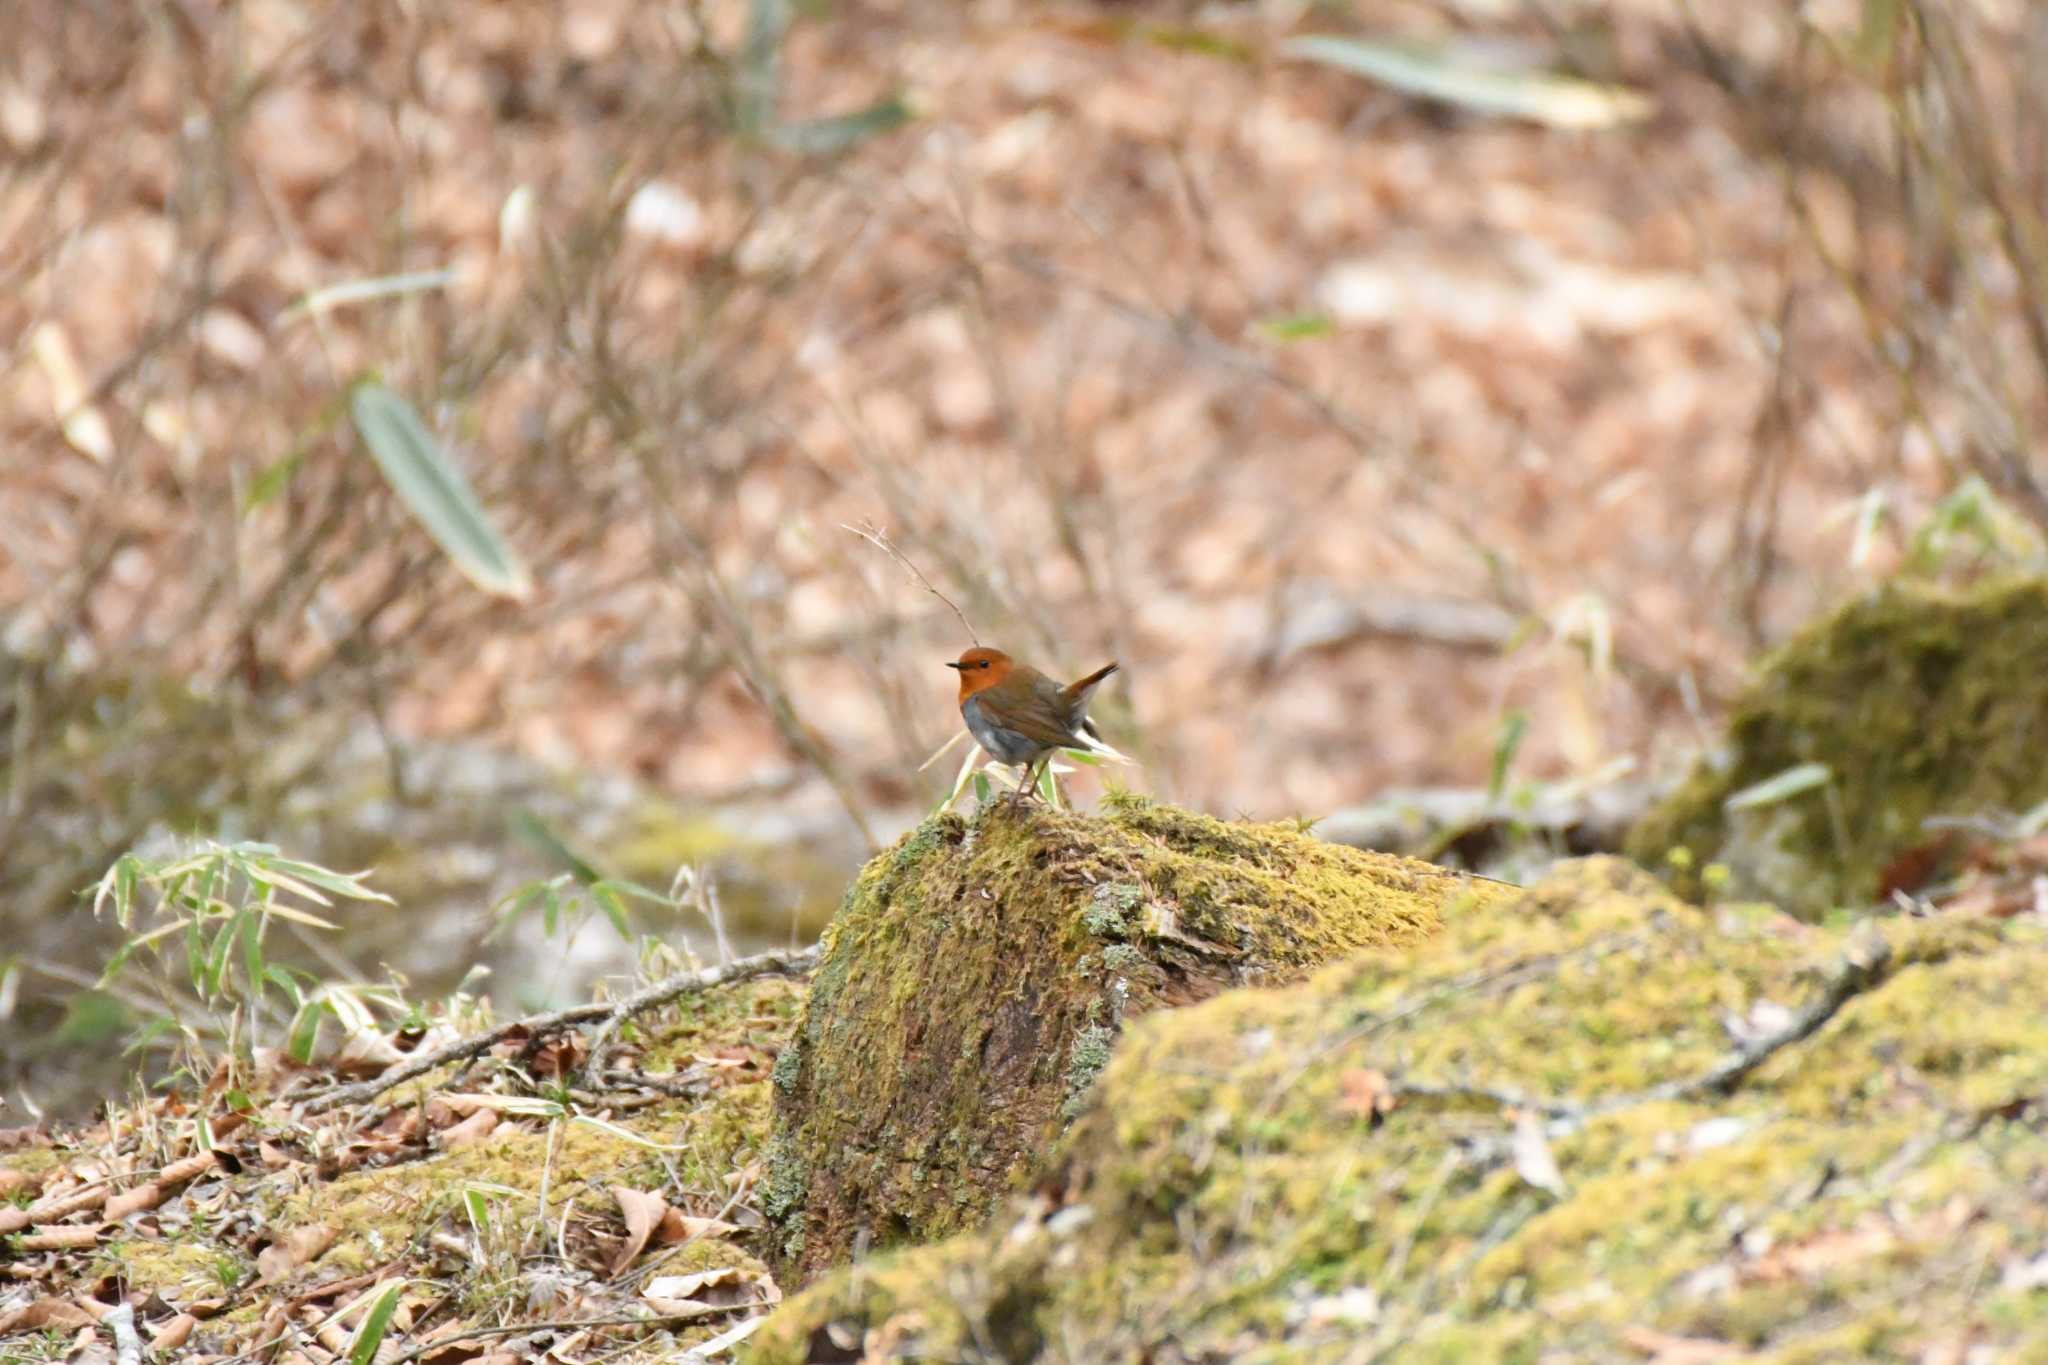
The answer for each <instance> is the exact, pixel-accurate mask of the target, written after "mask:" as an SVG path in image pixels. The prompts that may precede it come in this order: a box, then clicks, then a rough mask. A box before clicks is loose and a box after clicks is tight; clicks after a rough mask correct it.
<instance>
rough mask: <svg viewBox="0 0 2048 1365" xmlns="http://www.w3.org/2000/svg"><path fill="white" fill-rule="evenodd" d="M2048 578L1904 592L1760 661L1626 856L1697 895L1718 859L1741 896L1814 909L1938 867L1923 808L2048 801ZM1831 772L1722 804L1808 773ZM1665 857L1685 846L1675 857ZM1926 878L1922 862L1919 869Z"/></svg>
mask: <svg viewBox="0 0 2048 1365" xmlns="http://www.w3.org/2000/svg"><path fill="white" fill-rule="evenodd" d="M2044 661H2048V583H2043V582H2042V581H2040V580H2038V579H2027V580H2022V581H2017V582H2013V581H2007V582H2000V583H1994V584H1991V585H1989V586H1982V587H1978V588H1975V589H1972V590H1969V591H1967V592H1956V591H1951V590H1945V589H1941V588H1937V587H1932V586H1927V585H1915V584H1899V585H1895V586H1892V587H1889V588H1886V589H1884V590H1882V591H1879V592H1876V593H1873V594H1871V595H1870V596H1868V597H1865V598H1862V599H1860V600H1858V601H1856V602H1854V603H1852V604H1850V605H1849V606H1847V607H1845V608H1843V609H1842V610H1841V611H1839V612H1837V613H1836V614H1835V615H1834V616H1832V617H1830V618H1828V619H1827V620H1825V621H1822V622H1821V623H1820V624H1818V625H1816V626H1814V627H1812V628H1810V629H1808V630H1807V631H1805V632H1804V633H1803V634H1801V635H1800V636H1799V637H1798V638H1797V639H1795V640H1793V641H1792V642H1791V643H1790V644H1788V645H1786V646H1785V647H1784V648H1783V649H1781V650H1779V651H1778V652H1777V653H1775V654H1773V655H1772V656H1770V657H1769V658H1767V659H1766V660H1765V661H1764V662H1763V664H1762V666H1761V668H1760V670H1759V675H1758V677H1757V680H1756V682H1755V684H1754V685H1753V686H1752V687H1751V688H1750V690H1749V692H1748V694H1747V695H1746V696H1745V697H1743V699H1742V700H1741V702H1740V703H1739V704H1738V705H1737V707H1736V709H1735V714H1734V716H1733V717H1732V719H1731V720H1730V722H1729V729H1728V746H1729V750H1730V752H1729V754H1728V755H1727V757H1726V759H1725V761H1723V762H1721V763H1718V764H1716V763H1705V764H1702V765H1701V767H1700V769H1699V770H1698V771H1697V772H1696V773H1694V774H1693V776H1692V778H1691V779H1690V780H1689V781H1687V782H1686V783H1685V784H1684V785H1683V786H1682V787H1680V788H1679V789H1678V790H1677V791H1676V792H1674V793H1673V794H1672V795H1671V796H1670V797H1668V798H1667V799H1666V800H1665V801H1664V802H1662V803H1661V804H1660V805H1659V806H1657V807H1656V808H1655V809H1653V810H1652V811H1651V812H1650V813H1649V814H1648V815H1646V816H1645V817H1644V818H1643V820H1642V821H1641V822H1639V823H1638V824H1637V825H1636V827H1635V829H1634V830H1632V831H1631V832H1630V834H1629V838H1628V844H1627V849H1628V853H1629V855H1630V856H1631V857H1633V858H1635V859H1636V860H1637V861H1639V862H1641V863H1644V864H1645V865H1646V866H1651V867H1668V868H1669V870H1670V873H1671V875H1672V876H1673V877H1674V879H1675V884H1676V885H1677V887H1678V889H1679V890H1680V891H1681V892H1682V893H1684V894H1687V895H1692V896H1697V895H1698V893H1699V892H1700V890H1701V889H1702V881H1701V873H1702V871H1703V870H1704V869H1705V868H1706V867H1707V866H1708V865H1709V864H1714V863H1719V864H1722V865H1724V866H1726V867H1727V868H1728V869H1729V871H1730V873H1731V874H1732V885H1731V886H1730V888H1729V889H1730V890H1731V891H1732V892H1733V893H1734V894H1735V895H1738V896H1743V897H1754V898H1760V899H1765V900H1770V901H1772V902H1774V903H1776V904H1779V905H1782V906H1784V907H1785V908H1786V909H1788V910H1791V911H1793V912H1794V913H1797V914H1801V915H1806V916H1809V917H1810V916H1813V915H1817V914H1818V913H1820V912H1822V911H1825V910H1827V909H1829V908H1831V907H1834V906H1841V905H1859V906H1860V905H1865V904H1869V903H1871V902H1873V901H1875V900H1877V899H1879V898H1880V896H1881V894H1882V892H1883V891H1884V890H1885V889H1886V886H1887V884H1888V883H1891V882H1892V881H1893V878H1892V877H1891V876H1888V875H1887V872H1888V869H1891V868H1894V867H1895V866H1897V865H1898V864H1899V863H1900V862H1901V861H1902V860H1906V861H1932V858H1931V857H1929V856H1927V855H1933V854H1938V853H1939V852H1940V850H1941V848H1942V846H1943V843H1944V838H1943V836H1942V835H1940V834H1939V833H1931V832H1930V831H1928V830H1927V829H1926V828H1924V826H1923V824H1922V822H1923V821H1924V820H1925V819H1926V818H1927V817H1928V816H1931V815H1949V816H1971V815H1986V814H1991V815H1999V814H2007V813H2012V812H2017V811H2023V810H2026V809H2027V808H2029V807H2031V806H2034V805H2036V804H2038V803H2039V802H2041V801H2043V800H2048V764H2044V763H2042V762H2041V752H2042V745H2043V744H2044V743H2048V669H2044V667H2043V665H2044ZM1810 763H1818V764H1823V765H1825V766H1826V768H1827V771H1828V775H1829V780H1828V781H1827V782H1826V783H1825V784H1824V785H1820V786H1814V787H1808V788H1806V789H1804V790H1801V791H1799V792H1797V793H1795V794H1793V795H1790V796H1787V797H1785V798H1783V799H1781V800H1766V801H1764V802H1762V803H1760V804H1756V805H1753V806H1747V807H1745V808H1739V809H1730V808H1729V807H1728V805H1727V802H1728V800H1729V798H1730V797H1731V796H1734V795H1736V794H1737V793H1739V792H1742V791H1744V790H1745V789H1749V788H1753V787H1755V786H1756V785H1757V784H1759V783H1763V782H1766V781H1768V780H1769V779H1771V778H1773V777H1776V776H1777V775H1779V774H1781V773H1785V772H1788V771H1790V770H1792V769H1795V768H1797V767H1799V766H1800V765H1803V764H1810ZM1674 850H1683V853H1682V854H1681V855H1680V856H1679V857H1678V858H1676V859H1673V858H1672V857H1671V854H1672V853H1673V851H1674ZM1921 875H1923V876H1924V875H1925V869H1923V870H1922V874H1921Z"/></svg>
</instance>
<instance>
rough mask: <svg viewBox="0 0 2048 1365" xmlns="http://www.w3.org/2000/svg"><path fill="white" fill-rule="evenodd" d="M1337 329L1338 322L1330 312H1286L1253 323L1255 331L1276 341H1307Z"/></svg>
mask: <svg viewBox="0 0 2048 1365" xmlns="http://www.w3.org/2000/svg"><path fill="white" fill-rule="evenodd" d="M1336 329H1337V324H1336V323H1335V322H1334V321H1332V320H1331V318H1330V315H1329V314H1328V313H1286V314H1282V315H1281V316H1279V317H1272V318H1261V319H1259V320H1258V321H1257V322H1255V323H1253V324H1252V330H1253V331H1255V332H1257V333H1258V334H1259V335H1260V336H1263V337H1268V338H1270V339H1272V340H1274V341H1306V340H1308V339H1309V338H1310V337H1321V336H1328V335H1329V334H1330V333H1331V332H1334V331H1335V330H1336Z"/></svg>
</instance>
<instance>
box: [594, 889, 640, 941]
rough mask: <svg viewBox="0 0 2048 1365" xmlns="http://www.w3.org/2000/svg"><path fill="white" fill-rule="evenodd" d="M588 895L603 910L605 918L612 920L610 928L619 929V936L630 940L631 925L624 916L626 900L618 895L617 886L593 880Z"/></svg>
mask: <svg viewBox="0 0 2048 1365" xmlns="http://www.w3.org/2000/svg"><path fill="white" fill-rule="evenodd" d="M590 896H591V899H592V900H595V901H596V902H597V908H598V909H600V910H602V911H604V914H605V918H606V919H608V920H610V921H611V922H612V928H614V929H616V930H618V931H619V937H620V938H622V939H625V940H626V941H627V942H628V943H630V942H632V941H633V925H632V922H631V921H630V920H629V919H628V918H627V917H626V902H625V900H624V898H622V897H621V896H620V895H619V892H618V888H616V887H614V886H613V885H612V884H611V883H610V882H593V883H591V887H590Z"/></svg>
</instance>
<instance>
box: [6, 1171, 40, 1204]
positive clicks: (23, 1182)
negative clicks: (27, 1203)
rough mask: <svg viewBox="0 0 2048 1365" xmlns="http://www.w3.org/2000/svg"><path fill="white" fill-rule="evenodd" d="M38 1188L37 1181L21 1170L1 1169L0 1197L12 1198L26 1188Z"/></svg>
mask: <svg viewBox="0 0 2048 1365" xmlns="http://www.w3.org/2000/svg"><path fill="white" fill-rule="evenodd" d="M35 1188H36V1182H35V1181H34V1180H33V1179H31V1178H30V1177H28V1176H27V1175H24V1174H23V1173H22V1172H20V1171H15V1170H0V1199H12V1198H13V1197H14V1196H15V1195H17V1194H20V1193H22V1192H23V1191H25V1190H33V1189H35Z"/></svg>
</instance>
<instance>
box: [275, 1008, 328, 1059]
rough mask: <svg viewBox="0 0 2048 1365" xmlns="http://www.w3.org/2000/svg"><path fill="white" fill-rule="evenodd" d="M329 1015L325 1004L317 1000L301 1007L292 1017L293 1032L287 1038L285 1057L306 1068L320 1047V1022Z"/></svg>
mask: <svg viewBox="0 0 2048 1365" xmlns="http://www.w3.org/2000/svg"><path fill="white" fill-rule="evenodd" d="M326 1013H327V1006H326V1004H325V1003H323V1002H321V1001H318V1000H315V1001H312V1002H311V1003H309V1004H305V1005H302V1006H300V1007H299V1011H298V1013H297V1014H295V1015H293V1016H292V1027H291V1032H290V1033H288V1034H287V1035H286V1036H285V1044H284V1050H285V1055H286V1056H288V1057H290V1058H291V1059H292V1060H293V1061H295V1062H297V1063H298V1064H299V1065H300V1066H305V1065H307V1064H308V1063H310V1062H311V1061H312V1060H313V1049H314V1048H316V1047H318V1046H319V1045H320V1020H321V1018H322V1017H323V1016H325V1015H326Z"/></svg>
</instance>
